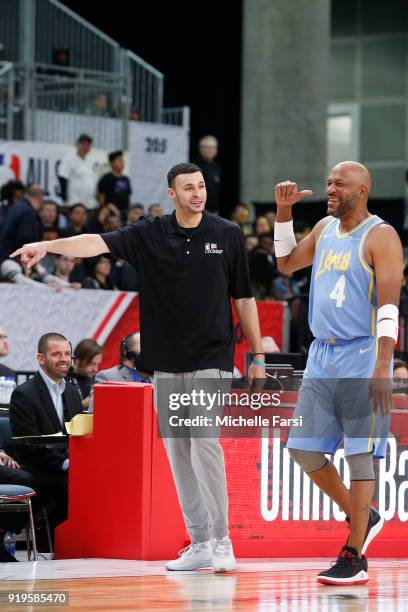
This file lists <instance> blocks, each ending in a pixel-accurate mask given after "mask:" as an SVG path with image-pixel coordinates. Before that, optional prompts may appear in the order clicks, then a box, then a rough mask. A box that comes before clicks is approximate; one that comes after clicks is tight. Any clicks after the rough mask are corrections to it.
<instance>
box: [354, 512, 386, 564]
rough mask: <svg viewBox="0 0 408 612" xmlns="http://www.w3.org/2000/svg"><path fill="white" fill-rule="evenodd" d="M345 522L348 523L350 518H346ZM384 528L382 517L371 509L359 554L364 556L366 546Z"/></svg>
mask: <svg viewBox="0 0 408 612" xmlns="http://www.w3.org/2000/svg"><path fill="white" fill-rule="evenodd" d="M346 521H347V522H348V523H350V517H349V516H346ZM383 527H384V517H382V516H381V514H380V513H379V512H377V510H376V509H375V508H371V512H370V518H369V519H368V525H367V531H366V534H365V536H364V542H363V546H362V549H361V554H362V555H364V553H365V551H366V550H367V548H368V546H369V545H370V544H371V542H372V541H373V540H374V538H375V537H376V536H378V534H379V533H380V531H381V529H382V528H383Z"/></svg>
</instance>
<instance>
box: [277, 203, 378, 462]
mask: <svg viewBox="0 0 408 612" xmlns="http://www.w3.org/2000/svg"><path fill="white" fill-rule="evenodd" d="M381 223H383V221H382V219H380V218H379V217H377V216H375V215H372V216H370V217H368V218H367V219H365V220H364V221H363V222H362V223H360V224H359V225H357V226H356V227H354V228H353V229H352V230H351V231H349V232H346V233H344V234H341V233H340V221H339V220H338V219H333V221H331V222H329V223H328V225H327V226H326V228H325V229H324V231H323V232H322V234H321V236H320V238H319V241H318V243H317V246H316V252H315V257H314V261H313V270H312V283H311V287H310V301H309V324H310V328H311V330H312V333H313V335H314V336H315V337H316V340H314V341H313V342H312V344H311V346H310V349H309V356H308V360H307V365H306V370H305V373H304V378H303V382H302V386H301V388H300V391H299V398H298V403H297V405H296V409H295V413H294V415H293V416H294V417H295V418H298V417H300V416H301V417H303V418H302V421H303V426H302V428H300V429H298V430H296V429H295V428H293V427H292V428H291V431H290V434H289V439H288V444H287V446H288V448H297V449H301V450H310V451H321V452H324V453H335V451H336V449H337V448H338V447H339V445H340V443H341V441H342V440H344V451H345V455H346V456H348V455H354V454H358V453H370V452H372V453H373V454H374V456H375V457H378V458H380V457H384V454H385V449H386V445H387V433H388V428H389V417H382V416H381V415H380V414H379V415H375V414H374V413H373V405H372V401H370V400H369V380H370V379H371V376H372V374H373V372H374V368H375V363H376V348H377V347H376V311H377V293H376V287H375V277H374V270H373V269H372V268H371V267H370V266H369V265H368V263H367V262H366V260H365V257H364V246H365V242H366V238H367V236H368V233H369V232H370V230H371V229H372V228H373V227H375V226H376V225H379V224H381Z"/></svg>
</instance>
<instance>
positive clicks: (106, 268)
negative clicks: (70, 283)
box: [82, 256, 116, 291]
mask: <svg viewBox="0 0 408 612" xmlns="http://www.w3.org/2000/svg"><path fill="white" fill-rule="evenodd" d="M91 265H92V271H91V276H87V277H86V278H85V280H84V281H83V283H82V287H83V289H107V290H110V291H112V290H113V289H116V287H115V285H114V284H113V280H112V278H111V273H112V262H111V260H110V259H107V258H106V257H103V256H99V257H96V258H95V259H94V260H93V261H91Z"/></svg>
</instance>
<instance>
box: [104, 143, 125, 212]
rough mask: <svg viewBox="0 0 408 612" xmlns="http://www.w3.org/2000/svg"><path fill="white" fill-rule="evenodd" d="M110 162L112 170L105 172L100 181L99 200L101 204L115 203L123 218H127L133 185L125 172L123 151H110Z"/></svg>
mask: <svg viewBox="0 0 408 612" xmlns="http://www.w3.org/2000/svg"><path fill="white" fill-rule="evenodd" d="M108 158H109V164H110V167H111V172H108V173H107V174H104V175H103V176H102V177H101V179H100V180H99V183H98V200H99V204H100V205H101V206H104V205H105V204H109V203H112V204H115V206H116V207H117V208H118V209H119V210H120V212H121V215H122V219H123V220H125V218H126V212H127V210H128V208H129V204H130V194H131V193H132V187H131V184H130V179H129V178H128V177H127V176H125V175H124V174H123V169H124V167H125V161H124V158H123V151H113V152H112V153H109V156H108Z"/></svg>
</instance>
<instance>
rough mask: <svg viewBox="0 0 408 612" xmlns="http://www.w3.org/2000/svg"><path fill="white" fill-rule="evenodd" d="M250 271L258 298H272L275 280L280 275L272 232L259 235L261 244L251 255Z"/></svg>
mask: <svg viewBox="0 0 408 612" xmlns="http://www.w3.org/2000/svg"><path fill="white" fill-rule="evenodd" d="M249 271H250V276H251V280H252V283H253V289H254V293H255V295H256V296H257V298H258V299H260V300H263V299H265V298H271V297H272V296H273V289H272V287H273V281H274V279H275V278H276V276H277V275H278V272H277V266H276V260H275V257H274V244H273V236H272V234H269V233H267V234H262V235H261V236H259V244H258V246H257V247H255V248H254V249H253V250H252V251H251V253H250V256H249Z"/></svg>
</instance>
